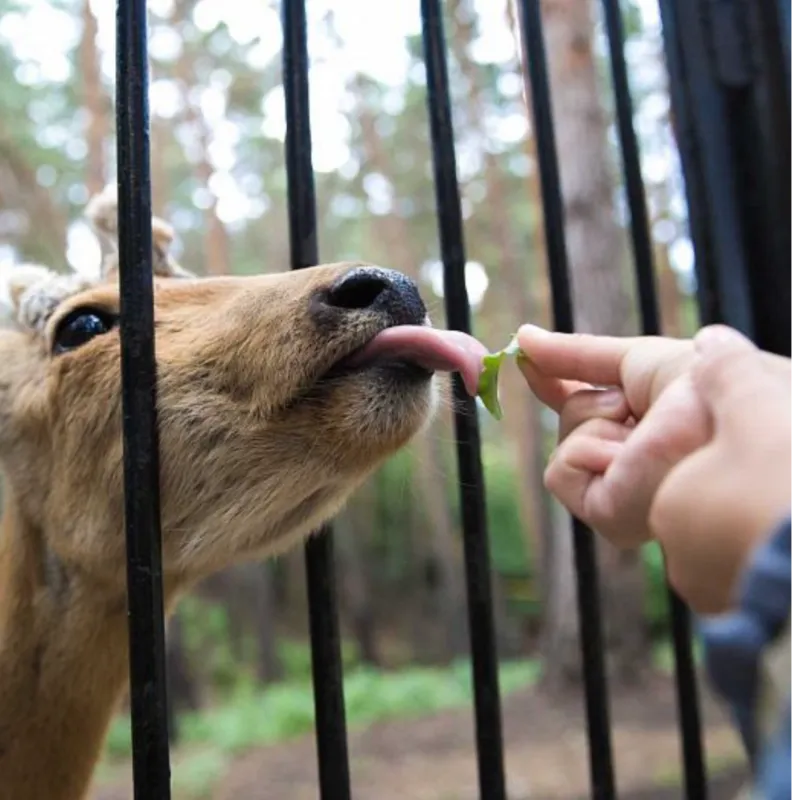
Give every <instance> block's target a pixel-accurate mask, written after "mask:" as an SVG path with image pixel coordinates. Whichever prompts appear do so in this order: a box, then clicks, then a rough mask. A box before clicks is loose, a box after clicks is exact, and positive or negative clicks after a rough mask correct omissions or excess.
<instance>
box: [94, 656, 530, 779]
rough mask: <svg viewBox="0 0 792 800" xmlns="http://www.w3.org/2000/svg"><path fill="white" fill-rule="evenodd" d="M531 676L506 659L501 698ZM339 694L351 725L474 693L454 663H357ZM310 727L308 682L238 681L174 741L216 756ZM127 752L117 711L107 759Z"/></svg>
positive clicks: (426, 709)
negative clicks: (390, 666) (392, 666)
mask: <svg viewBox="0 0 792 800" xmlns="http://www.w3.org/2000/svg"><path fill="white" fill-rule="evenodd" d="M538 676H539V663H538V662H537V661H535V660H526V661H514V662H505V663H503V664H501V667H500V685H501V691H502V693H503V694H504V695H505V694H507V693H509V692H512V691H515V690H517V689H521V688H524V687H526V686H529V685H530V684H532V683H533V682H534V681H535V680H536V679H537V678H538ZM344 695H345V701H346V710H347V720H348V722H349V725H350V727H355V726H363V725H367V724H370V723H373V722H380V721H383V720H390V719H398V718H404V717H420V716H423V715H425V714H430V713H432V712H434V711H442V710H445V709H453V708H463V707H468V706H469V705H470V704H471V702H472V697H473V692H472V684H471V679H470V666H469V663H467V662H462V661H460V662H457V663H455V664H453V665H451V666H449V667H411V668H408V669H402V670H398V671H393V672H388V671H383V670H377V669H372V668H368V667H356V668H354V669H353V670H352V671H350V672H349V674H347V676H346V677H345V679H344ZM313 725H314V707H313V689H312V686H311V683H310V681H309V680H306V679H292V680H289V681H283V682H280V683H277V684H273V685H271V686H267V687H264V688H258V687H252V686H242V687H240V688H238V689H237V690H236V691H235V692H234V693H233V694H232V695H231V696H230V697H229V699H228V701H227V702H224V703H222V704H219V705H217V706H215V707H213V708H207V709H204V710H201V711H199V712H195V713H192V712H190V713H186V714H183V715H182V716H181V717H180V718H179V732H180V737H181V738H180V744H183V745H185V746H188V747H189V746H194V745H195V746H201V745H212V746H213V747H214V748H216V749H217V751H218V752H219V753H221V754H235V753H239V752H241V751H244V750H246V749H249V748H251V747H254V746H256V745H260V744H269V743H273V742H278V741H283V740H285V739H290V738H293V737H296V736H300V735H301V734H305V733H308V732H310V731H311V730H313ZM130 752H131V742H130V732H129V717H128V716H127V715H120V716H119V717H118V718H116V720H115V721H114V723H113V725H112V726H111V729H110V732H109V735H108V738H107V743H106V750H105V754H106V756H107V757H109V758H111V759H112V758H126V757H128V756H129V754H130ZM174 775H175V773H174ZM174 779H175V777H174Z"/></svg>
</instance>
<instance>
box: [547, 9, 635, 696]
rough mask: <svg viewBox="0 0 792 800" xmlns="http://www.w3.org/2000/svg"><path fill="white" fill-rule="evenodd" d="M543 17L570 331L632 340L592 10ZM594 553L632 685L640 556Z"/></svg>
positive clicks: (561, 575)
mask: <svg viewBox="0 0 792 800" xmlns="http://www.w3.org/2000/svg"><path fill="white" fill-rule="evenodd" d="M543 17H544V29H545V36H546V41H547V53H548V59H549V73H550V81H551V85H552V90H553V101H554V102H553V105H554V112H555V117H556V131H557V136H558V153H559V160H560V171H561V184H562V191H563V198H564V212H565V218H566V236H567V249H568V254H569V262H570V268H571V278H572V288H573V300H574V304H575V321H576V326H577V329H578V330H580V331H586V332H591V333H598V334H606V333H607V334H611V335H620V336H621V335H629V334H633V333H634V332H635V315H634V310H633V301H632V298H631V296H630V294H629V292H628V291H627V288H626V285H627V274H626V259H625V252H626V250H625V240H624V234H623V232H622V231H620V230H619V227H618V224H617V222H616V215H615V208H614V195H615V191H614V190H615V181H614V177H613V171H612V164H611V153H610V150H609V147H608V138H607V129H608V121H607V118H606V114H605V110H604V108H603V104H602V100H601V96H600V90H599V86H598V84H597V72H598V70H597V63H596V61H595V58H594V52H593V46H592V6H591V3H590V2H589V0H546V2H545V3H544V4H543ZM568 539H569V537H560V538H559V539H558V540H557V541H556V543H555V544H556V549H555V553H554V557H553V566H552V576H551V580H552V584H553V589H552V590H551V596H550V598H549V600H550V608H549V609H548V614H549V621H548V630H547V637H546V643H545V658H546V665H547V673H548V675H549V676H551V677H552V676H553V675H554V674H555V675H558V676H570V677H573V678H574V677H575V676H576V675H577V674H579V669H578V668H577V667H576V664H577V663H579V658H580V657H579V654H578V653H577V652H575V655H574V662H575V663H573V661H572V658H573V656H572V653H573V651H574V649H573V648H572V647H571V646H569V645H568V642H570V641H572V639H573V637H574V638H575V639H576V638H577V630H576V627H577V610H576V607H575V605H574V603H575V591H574V587H570V586H569V584H570V582H571V579H572V575H573V572H572V569H571V565H570V558H571V547H570V546H569V542H568ZM597 550H598V555H599V564H600V574H601V581H600V587H601V593H602V606H603V615H604V622H605V634H606V646H607V650H608V656H609V667H610V668H611V670H612V671H613V672H614V676H615V677H616V678H617V679H622V680H625V681H628V680H632V679H634V678H638V677H639V676H640V675H641V673H642V672H643V670H644V668H645V667H646V666H647V664H648V661H649V648H648V647H647V646H646V645H647V630H646V625H645V620H644V611H643V606H644V592H643V572H642V562H641V558H640V554H639V553H637V552H632V553H619V552H617V551H616V550H615V549H614V548H612V547H611V546H610V545H608V544H606V543H604V542H602V541H599V542H598V547H597ZM572 620H575V622H574V623H573V622H572ZM554 626H556V627H554Z"/></svg>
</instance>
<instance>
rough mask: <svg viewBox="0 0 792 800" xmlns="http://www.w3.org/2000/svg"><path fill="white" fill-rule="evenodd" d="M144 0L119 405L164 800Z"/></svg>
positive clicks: (147, 770)
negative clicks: (120, 405)
mask: <svg viewBox="0 0 792 800" xmlns="http://www.w3.org/2000/svg"><path fill="white" fill-rule="evenodd" d="M146 36H147V31H146V2H145V0H119V3H118V6H117V11H116V46H117V64H116V70H117V71H116V92H117V96H116V126H117V137H118V143H117V148H118V243H119V254H120V266H119V272H120V276H119V281H120V296H121V299H120V335H121V400H122V410H123V438H124V524H125V529H126V549H127V594H128V610H129V667H130V685H131V692H130V700H131V709H132V759H133V760H132V767H133V773H134V782H135V798H136V800H151V798H157V800H168V798H169V797H170V764H169V754H168V712H167V697H166V681H165V625H164V621H163V602H162V549H161V534H160V504H159V442H158V431H157V399H156V390H157V375H156V361H155V357H154V290H153V273H152V253H151V246H152V240H151V177H150V172H149V112H148V53H147V41H146Z"/></svg>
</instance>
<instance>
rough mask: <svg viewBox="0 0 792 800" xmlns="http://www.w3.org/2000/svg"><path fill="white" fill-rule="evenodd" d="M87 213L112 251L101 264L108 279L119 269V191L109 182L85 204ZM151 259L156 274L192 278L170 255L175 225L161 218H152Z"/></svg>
mask: <svg viewBox="0 0 792 800" xmlns="http://www.w3.org/2000/svg"><path fill="white" fill-rule="evenodd" d="M85 216H86V217H87V218H88V221H89V222H90V224H91V227H92V228H93V229H94V230H95V231H96V233H97V234H98V235H99V236H100V237H102V238H103V239H104V241H105V242H106V243H107V244H108V245H109V248H110V252H109V253H108V254H107V255H106V256H105V259H104V263H103V264H102V277H103V278H105V279H109V278H110V277H111V276H114V275H115V273H117V272H118V190H117V188H116V186H115V184H109V185H107V186H106V187H105V188H104V189H103V190H102V191H101V192H100V193H99V194H97V195H95V196H94V197H92V198H91V200H90V201H89V202H88V205H87V206H86V207H85ZM151 236H152V261H153V269H154V274H155V275H159V276H160V277H162V278H192V277H194V276H193V275H192V273H190V272H188V271H187V270H186V269H184V268H183V267H181V266H180V265H179V264H177V263H176V262H175V261H174V260H173V258H171V256H170V253H169V250H170V246H171V244H172V242H173V228H172V227H171V226H170V225H168V223H167V222H165V221H164V220H161V219H159V218H158V217H152V219H151Z"/></svg>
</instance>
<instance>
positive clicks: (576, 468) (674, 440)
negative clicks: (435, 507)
mask: <svg viewBox="0 0 792 800" xmlns="http://www.w3.org/2000/svg"><path fill="white" fill-rule="evenodd" d="M518 342H519V345H520V348H521V350H522V351H523V352H524V353H525V354H526V356H527V358H526V359H519V360H518V364H519V366H520V369H521V370H522V372H523V374H524V376H525V378H526V380H527V381H528V383H529V385H530V387H531V389H532V390H533V391H534V393H535V394H536V395H537V397H538V398H539V399H540V400H541V401H542V402H544V403H545V404H546V405H548V406H549V407H550V408H552V409H554V410H555V411H556V412H557V413H558V414H559V446H558V448H557V449H556V451H555V452H554V453H553V455H552V456H551V459H550V463H549V465H548V467H547V470H546V472H545V484H546V486H547V488H548V489H549V491H551V492H552V493H553V494H554V495H555V496H556V497H557V498H558V499H559V500H560V501H561V503H563V505H565V506H566V507H567V508H568V509H569V510H570V512H571V513H573V514H574V515H575V516H577V517H579V518H580V519H582V520H584V521H585V522H587V523H588V524H589V525H590V526H591V527H593V528H594V529H596V530H597V531H598V532H599V533H600V534H601V535H603V536H605V537H606V538H607V539H609V540H610V541H611V542H612V543H613V544H615V545H617V546H619V547H634V546H637V545H639V544H641V543H642V542H644V541H647V540H648V539H649V538H651V533H650V531H649V522H648V519H649V507H650V504H651V501H652V499H653V497H654V492H655V490H656V489H657V486H658V485H659V483H660V481H661V480H662V478H663V477H664V475H665V473H666V471H667V469H668V466H669V464H670V463H675V461H676V460H677V459H678V458H679V457H680V455H681V454H686V453H687V452H689V449H690V448H692V447H695V446H697V445H698V444H700V443H701V441H702V439H703V437H704V435H705V432H706V426H705V424H704V422H703V420H702V419H701V418H699V419H696V418H695V417H691V416H690V415H689V414H686V413H685V412H686V408H685V406H687V405H690V404H691V403H690V398H689V396H688V394H689V386H688V384H687V382H683V383H680V385H679V386H678V388H676V389H675V391H674V393H673V394H671V395H669V396H668V397H666V398H665V400H664V403H663V405H662V406H661V407H660V408H658V409H655V411H654V415H655V416H656V417H657V416H659V417H660V420H661V422H662V420H665V419H666V418H667V420H666V421H667V423H668V424H661V425H660V426H659V427H658V426H654V427H653V428H650V429H649V430H645V429H644V428H642V427H641V426H637V427H636V423H637V422H638V421H639V420H641V419H643V418H644V416H645V415H646V414H647V412H648V411H649V409H650V407H652V405H653V404H654V403H655V401H656V400H657V399H658V398H659V397H660V395H661V394H662V393H663V392H664V390H666V389H667V388H669V387H670V386H671V385H672V384H673V383H674V382H675V381H676V380H677V379H679V378H680V377H682V376H684V375H686V374H687V373H688V372H689V370H690V366H691V364H692V362H693V359H694V357H695V352H694V349H693V344H692V342H691V341H690V340H675V339H668V338H661V337H637V338H615V337H606V336H591V335H587V334H560V333H549V332H547V331H542V330H540V329H537V328H534V327H533V326H524V327H523V328H521V329H520V331H519V332H518ZM595 386H610V387H614V388H612V389H607V390H604V391H603V390H602V389H595V388H594V387H595ZM693 407H694V408H695V407H697V404H696V403H695V402H694V403H693ZM685 421H686V424H680V423H682V422H685ZM702 427H703V428H704V431H705V432H704V433H702Z"/></svg>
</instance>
